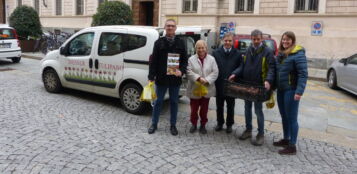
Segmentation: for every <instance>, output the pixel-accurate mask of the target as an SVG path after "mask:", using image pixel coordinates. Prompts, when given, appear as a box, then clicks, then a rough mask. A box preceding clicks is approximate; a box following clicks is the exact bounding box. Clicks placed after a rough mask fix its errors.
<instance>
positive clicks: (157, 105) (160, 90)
mask: <svg viewBox="0 0 357 174" xmlns="http://www.w3.org/2000/svg"><path fill="white" fill-rule="evenodd" d="M167 89H169V95H170V115H171V117H170V123H171V126H175V125H176V120H177V110H178V100H179V92H180V86H161V85H156V95H157V99H156V100H155V102H154V108H153V110H152V124H154V125H157V124H158V122H159V117H160V112H161V107H162V103H163V102H164V97H165V94H166V90H167Z"/></svg>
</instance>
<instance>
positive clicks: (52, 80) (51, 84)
mask: <svg viewBox="0 0 357 174" xmlns="http://www.w3.org/2000/svg"><path fill="white" fill-rule="evenodd" d="M42 81H43V85H44V86H45V89H46V91H48V92H50V93H59V92H60V91H61V90H62V84H61V81H60V79H59V77H58V75H57V73H56V71H55V70H54V69H47V70H45V71H44V72H43V74H42Z"/></svg>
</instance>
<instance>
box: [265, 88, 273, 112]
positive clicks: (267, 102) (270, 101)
mask: <svg viewBox="0 0 357 174" xmlns="http://www.w3.org/2000/svg"><path fill="white" fill-rule="evenodd" d="M274 97H275V92H272V93H271V95H270V98H269V100H268V101H266V102H265V106H266V107H267V108H268V109H272V108H274V106H275V99H274Z"/></svg>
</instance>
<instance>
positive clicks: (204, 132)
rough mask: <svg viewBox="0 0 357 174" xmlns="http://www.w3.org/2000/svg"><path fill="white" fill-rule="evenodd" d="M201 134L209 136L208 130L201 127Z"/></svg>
mask: <svg viewBox="0 0 357 174" xmlns="http://www.w3.org/2000/svg"><path fill="white" fill-rule="evenodd" d="M199 131H200V133H201V134H207V130H206V127H205V126H200V130H199Z"/></svg>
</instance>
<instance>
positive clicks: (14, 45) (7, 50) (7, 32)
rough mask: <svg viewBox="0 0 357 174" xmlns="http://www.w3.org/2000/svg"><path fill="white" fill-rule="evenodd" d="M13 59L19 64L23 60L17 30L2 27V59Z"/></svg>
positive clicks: (0, 37)
mask: <svg viewBox="0 0 357 174" xmlns="http://www.w3.org/2000/svg"><path fill="white" fill-rule="evenodd" d="M1 58H5V59H11V60H12V62H14V63H18V62H20V60H21V48H20V42H19V40H18V36H17V33H16V30H15V29H14V28H12V27H9V26H8V25H0V59H1Z"/></svg>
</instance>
